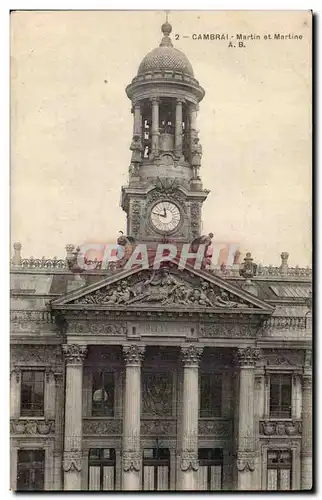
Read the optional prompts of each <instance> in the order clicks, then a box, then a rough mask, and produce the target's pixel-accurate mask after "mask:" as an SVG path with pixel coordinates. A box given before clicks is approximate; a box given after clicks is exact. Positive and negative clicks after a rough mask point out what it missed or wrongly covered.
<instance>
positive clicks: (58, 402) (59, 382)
mask: <svg viewBox="0 0 322 500" xmlns="http://www.w3.org/2000/svg"><path fill="white" fill-rule="evenodd" d="M63 380H64V379H63V373H55V382H56V392H55V444H54V485H55V486H54V489H55V490H57V491H61V490H62V452H63V432H64V428H63V427H64V415H63V411H64V384H63Z"/></svg>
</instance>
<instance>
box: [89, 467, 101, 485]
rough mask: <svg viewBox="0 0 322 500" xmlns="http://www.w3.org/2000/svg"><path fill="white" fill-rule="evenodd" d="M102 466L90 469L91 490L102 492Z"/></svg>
mask: <svg viewBox="0 0 322 500" xmlns="http://www.w3.org/2000/svg"><path fill="white" fill-rule="evenodd" d="M100 472H101V468H100V466H90V468H89V487H88V489H89V490H100V488H101V486H100Z"/></svg>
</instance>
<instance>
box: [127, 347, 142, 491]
mask: <svg viewBox="0 0 322 500" xmlns="http://www.w3.org/2000/svg"><path fill="white" fill-rule="evenodd" d="M144 350H145V348H144V347H143V346H137V345H130V346H123V354H124V359H125V366H126V368H125V370H126V373H125V399H124V425H123V457H122V458H123V463H122V474H123V480H122V489H123V490H125V491H133V490H134V491H135V490H139V489H140V474H141V462H142V458H141V444H140V427H141V362H142V360H143V356H144Z"/></svg>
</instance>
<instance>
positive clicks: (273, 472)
mask: <svg viewBox="0 0 322 500" xmlns="http://www.w3.org/2000/svg"><path fill="white" fill-rule="evenodd" d="M267 489H268V490H277V469H268V470H267Z"/></svg>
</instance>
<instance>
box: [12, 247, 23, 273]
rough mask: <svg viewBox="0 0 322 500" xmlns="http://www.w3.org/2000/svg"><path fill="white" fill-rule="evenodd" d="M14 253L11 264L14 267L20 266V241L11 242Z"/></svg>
mask: <svg viewBox="0 0 322 500" xmlns="http://www.w3.org/2000/svg"><path fill="white" fill-rule="evenodd" d="M13 249H14V254H13V258H12V264H13V266H14V267H21V264H22V261H21V253H20V252H21V243H19V242H17V243H14V244H13Z"/></svg>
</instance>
